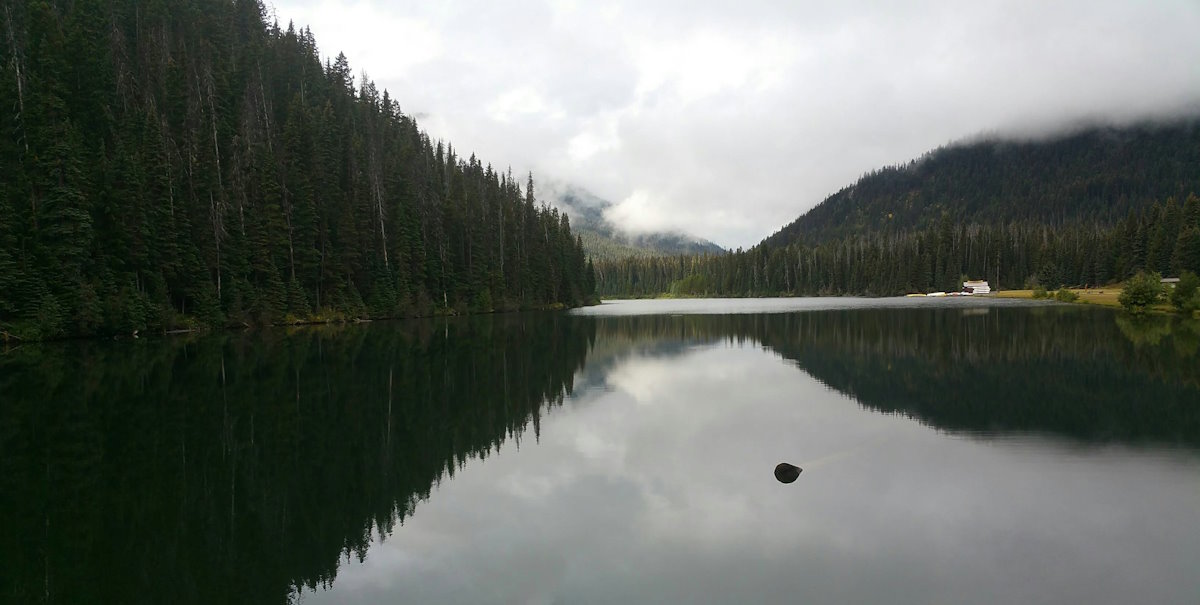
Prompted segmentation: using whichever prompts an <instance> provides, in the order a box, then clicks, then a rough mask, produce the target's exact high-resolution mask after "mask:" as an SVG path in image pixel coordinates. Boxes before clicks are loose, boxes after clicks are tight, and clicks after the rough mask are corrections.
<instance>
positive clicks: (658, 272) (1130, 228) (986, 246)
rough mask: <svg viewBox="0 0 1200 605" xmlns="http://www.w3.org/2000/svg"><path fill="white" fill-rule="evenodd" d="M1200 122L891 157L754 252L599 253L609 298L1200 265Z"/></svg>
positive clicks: (1093, 276) (1090, 277)
mask: <svg viewBox="0 0 1200 605" xmlns="http://www.w3.org/2000/svg"><path fill="white" fill-rule="evenodd" d="M1197 166H1200V123H1198V122H1196V121H1183V122H1178V123H1173V124H1160V125H1156V126H1150V125H1139V126H1134V127H1129V128H1127V129H1113V128H1104V129H1091V130H1086V131H1083V132H1079V133H1075V134H1073V135H1071V136H1068V137H1065V138H1061V139H1055V140H1049V141H1036V142H1022V143H1015V142H997V141H984V142H978V143H973V144H967V145H961V146H955V147H948V148H943V149H939V150H937V151H934V152H931V153H930V154H927V155H926V156H924V157H922V158H920V159H919V160H915V161H913V162H910V163H908V164H906V165H902V166H896V167H891V168H887V169H883V170H880V171H877V172H873V173H871V174H868V175H865V176H864V177H862V178H861V179H860V180H859V181H858V182H857V183H856V184H854V185H853V186H851V187H848V188H846V189H844V190H842V191H840V192H838V193H837V194H835V195H833V196H830V197H829V198H828V199H826V200H825V201H824V202H822V203H821V204H820V205H818V206H817V207H815V208H813V209H812V210H810V211H809V212H807V213H805V214H804V215H803V216H801V217H800V218H799V219H797V220H796V221H794V222H793V223H791V224H789V225H788V226H786V227H784V228H783V229H781V230H780V231H778V232H776V233H775V234H774V235H772V236H770V237H768V238H766V239H765V240H763V242H762V243H760V244H758V245H756V246H754V247H752V248H750V249H749V250H742V249H738V250H736V251H734V252H731V253H729V254H716V255H711V254H702V255H682V256H673V257H656V258H628V259H620V260H613V261H604V262H599V263H598V264H597V266H596V279H597V283H598V289H599V293H600V294H601V295H603V296H655V295H659V294H673V295H682V296H696V295H709V296H777V295H868V296H889V295H900V294H906V293H913V292H930V291H938V290H942V291H957V290H959V289H961V287H962V283H961V282H962V281H963V280H964V279H968V278H970V279H987V280H989V281H990V282H991V284H992V287H993V288H1006V289H1013V288H1021V287H1032V286H1035V285H1042V286H1045V287H1047V288H1051V289H1053V288H1057V287H1060V286H1078V287H1088V286H1093V287H1094V286H1103V285H1106V284H1111V283H1114V282H1119V281H1122V280H1124V279H1126V278H1128V277H1130V276H1132V275H1134V274H1135V273H1136V272H1138V271H1142V270H1145V271H1157V272H1159V273H1161V274H1162V275H1179V274H1180V273H1181V272H1182V271H1185V270H1189V271H1192V272H1198V271H1200V199H1198V198H1197V196H1196V194H1195V192H1200V169H1197Z"/></svg>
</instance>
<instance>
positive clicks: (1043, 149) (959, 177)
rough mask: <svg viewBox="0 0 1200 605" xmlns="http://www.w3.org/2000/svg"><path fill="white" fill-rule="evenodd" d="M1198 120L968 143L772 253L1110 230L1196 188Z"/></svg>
mask: <svg viewBox="0 0 1200 605" xmlns="http://www.w3.org/2000/svg"><path fill="white" fill-rule="evenodd" d="M1197 167H1200V116H1197V117H1191V118H1187V119H1180V120H1177V121H1171V122H1161V123H1142V124H1136V125H1129V126H1090V127H1083V128H1078V129H1076V130H1073V131H1068V132H1065V133H1063V134H1060V135H1058V136H1054V137H1041V138H1036V139H1020V140H1013V139H1003V138H1000V137H992V138H987V139H981V138H978V137H976V138H972V139H971V140H968V141H964V142H962V143H958V144H952V145H949V146H945V147H940V148H938V149H935V150H933V151H930V152H929V153H926V154H925V155H923V156H921V157H920V158H917V159H914V160H911V161H909V162H907V163H905V164H898V165H894V166H889V167H886V168H882V169H879V170H876V171H873V172H871V173H868V174H866V175H864V176H863V177H862V178H860V179H859V180H858V181H857V182H855V183H854V184H852V185H849V186H847V187H845V188H843V189H842V190H841V191H838V192H837V193H835V194H833V195H831V196H829V197H828V198H826V199H825V200H824V201H823V202H821V203H820V204H818V205H817V206H816V207H814V208H813V209H811V210H809V211H808V212H806V213H804V214H803V215H801V216H800V217H799V218H797V219H796V220H795V221H793V222H791V223H790V224H788V225H786V226H784V227H783V228H782V229H780V230H779V231H777V232H776V233H775V234H773V235H771V236H770V237H768V238H766V239H765V240H764V242H763V243H764V244H766V245H768V246H782V245H787V244H789V243H791V242H795V241H805V242H808V243H816V242H822V241H828V240H831V239H835V238H839V237H844V236H848V235H865V234H870V233H895V232H898V231H904V230H912V229H923V228H926V227H929V226H932V225H935V224H937V222H938V221H940V220H941V219H942V218H943V217H946V218H948V219H949V220H950V221H951V222H952V223H958V224H981V225H995V224H1004V223H1009V222H1013V221H1021V222H1032V223H1037V224H1042V225H1048V226H1061V225H1066V224H1073V223H1079V222H1089V223H1097V224H1101V225H1112V224H1114V223H1115V222H1116V221H1117V220H1119V219H1122V218H1125V217H1126V216H1127V215H1128V214H1129V213H1130V212H1131V211H1133V212H1140V211H1142V210H1143V209H1146V208H1148V207H1149V206H1151V205H1152V204H1153V203H1154V202H1163V201H1165V200H1166V199H1168V198H1171V197H1175V198H1178V199H1179V200H1180V201H1182V200H1183V199H1184V198H1185V197H1186V196H1187V195H1188V194H1189V193H1193V192H1197V191H1200V169H1198V168H1197Z"/></svg>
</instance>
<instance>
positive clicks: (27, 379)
mask: <svg viewBox="0 0 1200 605" xmlns="http://www.w3.org/2000/svg"><path fill="white" fill-rule="evenodd" d="M1198 348H1200V325H1198V322H1186V321H1182V320H1177V319H1174V320H1173V319H1170V318H1151V319H1147V320H1134V319H1130V318H1128V317H1126V316H1124V315H1121V314H1119V313H1116V312H1112V311H1110V310H1105V309H1093V308H1085V307H1078V306H1061V305H1048V304H1037V305H1035V304H1030V303H1023V302H1018V301H1006V300H995V299H969V300H968V299H942V300H917V301H914V300H913V299H772V300H761V301H756V300H737V301H727V300H686V301H640V302H632V301H631V302H618V303H608V304H605V305H602V306H599V307H593V308H589V309H584V310H579V311H577V312H574V313H571V314H532V315H508V316H490V317H477V318H465V319H451V320H428V321H413V322H386V323H384V322H381V323H377V324H370V325H360V326H346V327H329V328H315V329H300V330H294V331H284V330H272V331H262V332H249V333H225V334H217V335H211V336H205V337H198V338H165V339H164V338H143V339H141V340H136V341H133V340H120V341H89V342H70V343H56V344H47V345H39V346H32V345H26V346H21V347H10V348H8V349H2V350H0V351H2V352H0V519H2V520H3V521H2V528H0V602H4V603H38V602H53V603H283V602H287V601H293V602H303V603H314V604H315V603H363V604H366V603H739V602H744V603H798V602H803V603H883V602H886V603H1122V604H1124V603H1187V604H1195V603H1197V602H1200V573H1197V569H1200V353H1198V352H1197V349H1198ZM781 461H787V462H791V463H794V464H797V465H799V466H801V467H803V469H804V471H803V473H802V474H801V475H800V477H799V479H798V480H797V481H796V482H794V483H792V484H787V485H785V484H781V483H779V482H778V481H776V479H775V478H774V476H773V474H772V471H773V469H774V467H775V465H776V464H777V463H779V462H781Z"/></svg>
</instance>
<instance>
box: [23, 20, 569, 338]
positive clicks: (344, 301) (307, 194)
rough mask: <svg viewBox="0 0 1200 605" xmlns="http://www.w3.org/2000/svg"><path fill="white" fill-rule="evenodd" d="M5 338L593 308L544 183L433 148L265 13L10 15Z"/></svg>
mask: <svg viewBox="0 0 1200 605" xmlns="http://www.w3.org/2000/svg"><path fill="white" fill-rule="evenodd" d="M0 26H2V27H3V36H0V42H3V45H2V48H0V55H2V56H3V60H2V61H0V133H2V134H0V170H2V171H3V174H4V178H3V179H0V329H3V330H4V331H5V333H6V334H10V335H16V336H20V337H25V338H30V337H33V338H46V337H56V336H62V335H81V334H98V333H117V332H120V333H128V332H131V331H134V330H140V329H147V328H175V327H188V326H194V325H196V324H207V325H223V324H262V323H278V322H283V321H290V320H308V319H330V318H338V317H394V316H403V315H413V314H419V315H425V314H430V313H435V312H449V311H451V310H454V311H458V312H465V311H488V310H493V309H515V308H528V307H538V306H547V305H552V304H555V303H561V304H564V305H577V304H580V303H582V302H584V301H585V300H586V299H587V298H589V297H590V295H591V291H592V283H591V282H590V281H589V277H588V274H587V265H586V259H585V257H584V253H583V250H582V246H581V243H580V242H579V240H578V238H577V237H575V236H574V235H573V234H572V232H571V229H570V225H569V223H568V220H567V217H566V216H565V215H563V214H560V213H559V212H558V211H556V210H554V209H550V208H548V207H547V206H545V205H542V204H538V203H537V201H536V200H535V196H534V188H533V180H532V177H531V176H530V177H529V178H528V180H527V182H526V183H525V185H524V187H523V188H522V186H521V185H522V184H521V182H520V180H522V179H518V178H514V177H513V175H512V174H511V171H498V170H494V169H493V168H492V167H491V166H490V165H485V164H483V163H482V162H481V161H480V160H479V159H477V158H475V157H474V156H473V155H472V156H471V157H469V158H462V157H459V156H458V155H457V154H456V153H455V151H454V150H453V149H452V148H451V147H450V146H448V145H443V144H442V143H441V142H433V141H431V140H430V139H429V138H428V137H427V136H426V135H425V134H424V133H422V132H421V130H420V129H419V128H418V127H417V124H416V122H415V121H414V120H413V119H412V117H411V116H409V115H406V114H404V113H403V112H402V111H401V110H400V107H399V105H398V103H397V102H396V100H395V99H393V98H392V97H391V96H390V95H389V94H388V92H386V91H383V92H382V93H381V92H380V91H379V90H378V89H377V88H376V86H375V85H374V84H373V83H372V82H371V81H370V80H369V79H368V78H367V77H366V74H363V76H362V78H361V79H360V80H359V85H358V86H356V85H355V79H354V77H353V75H352V73H351V69H350V66H349V64H348V62H347V61H346V58H345V56H344V55H339V56H338V57H337V59H336V60H334V61H326V62H325V63H324V64H322V62H321V60H320V58H319V55H318V52H317V44H316V41H315V40H314V38H313V36H312V33H311V32H310V31H309V30H307V29H302V30H297V29H296V28H295V27H293V26H291V25H289V26H288V27H287V28H286V29H284V28H280V27H279V25H278V24H270V25H268V24H266V23H265V20H264V9H263V5H262V4H260V3H259V2H258V1H257V0H249V1H237V2H232V1H228V0H164V1H163V2H155V3H149V4H147V3H144V2H137V1H135V0H118V1H116V2H111V1H108V0H105V1H100V0H78V1H73V2H65V1H50V2H48V1H45V0H31V1H28V2H19V1H14V0H7V1H6V2H5V3H4V5H3V12H2V14H0Z"/></svg>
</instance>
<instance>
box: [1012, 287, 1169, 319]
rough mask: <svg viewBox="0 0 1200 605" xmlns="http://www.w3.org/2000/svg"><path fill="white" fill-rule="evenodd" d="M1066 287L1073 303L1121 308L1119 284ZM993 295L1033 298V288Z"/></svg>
mask: <svg viewBox="0 0 1200 605" xmlns="http://www.w3.org/2000/svg"><path fill="white" fill-rule="evenodd" d="M1068 289H1069V290H1070V291H1072V292H1074V293H1075V294H1078V295H1079V300H1077V301H1075V304H1080V305H1099V306H1101V307H1112V308H1114V309H1120V308H1121V302H1120V301H1118V300H1117V297H1119V296H1120V295H1121V286H1120V285H1119V284H1118V285H1115V286H1105V287H1102V288H1089V289H1087V290H1081V289H1076V288H1068ZM994 295H995V296H996V297H997V298H1029V299H1032V298H1033V290H1000V291H998V292H995V293H994ZM1053 295H1054V293H1053V291H1051V298H1049V299H1046V300H1054V299H1053ZM1149 311H1151V312H1154V313H1174V312H1175V309H1174V307H1172V306H1171V305H1169V304H1165V303H1160V304H1157V305H1154V306H1153V307H1150V309H1149Z"/></svg>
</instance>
